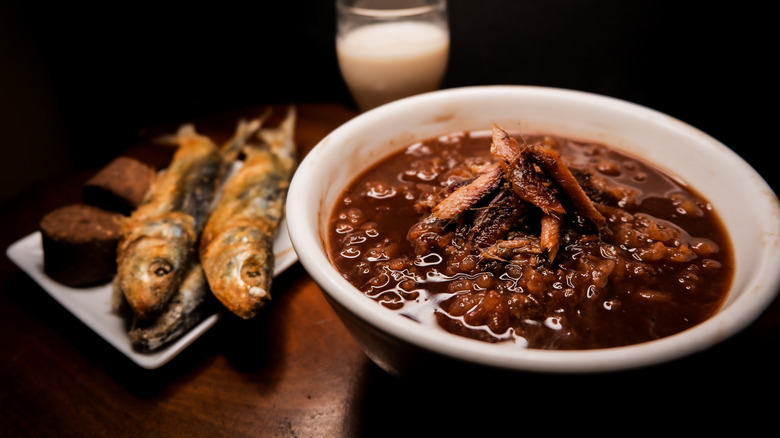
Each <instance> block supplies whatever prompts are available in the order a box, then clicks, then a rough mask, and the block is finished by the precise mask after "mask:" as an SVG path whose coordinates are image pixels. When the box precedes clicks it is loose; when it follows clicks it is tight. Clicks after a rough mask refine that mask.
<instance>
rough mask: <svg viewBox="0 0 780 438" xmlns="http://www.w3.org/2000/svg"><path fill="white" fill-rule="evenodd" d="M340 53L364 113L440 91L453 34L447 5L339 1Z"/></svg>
mask: <svg viewBox="0 0 780 438" xmlns="http://www.w3.org/2000/svg"><path fill="white" fill-rule="evenodd" d="M336 16H337V23H336V24H337V32H336V53H337V55H338V63H339V68H340V69H341V74H342V76H343V78H344V81H345V82H346V84H347V87H348V88H349V90H350V92H351V93H352V96H353V98H354V99H355V103H356V104H357V106H358V108H359V109H360V110H361V111H367V110H369V109H371V108H374V107H376V106H379V105H382V104H384V103H387V102H390V101H393V100H396V99H400V98H402V97H406V96H411V95H414V94H419V93H423V92H426V91H433V90H436V89H437V88H439V86H440V85H441V81H442V79H443V77H444V73H445V71H446V69H447V59H448V57H449V49H450V32H449V23H448V19H447V1H446V0H336Z"/></svg>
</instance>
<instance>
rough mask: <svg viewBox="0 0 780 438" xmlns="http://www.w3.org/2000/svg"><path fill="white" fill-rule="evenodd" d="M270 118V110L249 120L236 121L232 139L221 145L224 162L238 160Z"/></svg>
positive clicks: (267, 109)
mask: <svg viewBox="0 0 780 438" xmlns="http://www.w3.org/2000/svg"><path fill="white" fill-rule="evenodd" d="M270 116H271V108H266V110H265V111H264V112H263V113H262V114H260V115H259V116H257V117H255V118H254V119H251V120H246V119H241V120H239V121H238V124H237V126H236V131H235V133H234V134H233V137H231V138H230V140H228V141H227V142H225V144H223V145H222V148H221V149H222V154H223V156H224V157H225V161H226V162H232V161H235V160H236V159H238V157H239V156H240V155H241V153H242V152H243V151H244V149H245V148H246V146H247V144H248V142H249V141H250V139H251V138H252V137H253V136H254V135H255V134H256V133H257V131H259V130H260V128H261V127H262V126H263V124H264V123H265V121H266V120H268V118H269V117H270Z"/></svg>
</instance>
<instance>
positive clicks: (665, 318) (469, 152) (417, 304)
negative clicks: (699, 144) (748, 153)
mask: <svg viewBox="0 0 780 438" xmlns="http://www.w3.org/2000/svg"><path fill="white" fill-rule="evenodd" d="M512 137H514V138H515V139H518V142H519V143H520V144H527V145H537V146H540V147H544V148H547V149H549V150H552V151H555V152H556V153H557V154H558V156H559V157H560V160H561V161H562V162H563V163H565V164H566V166H567V168H568V169H570V170H571V174H572V175H574V176H576V179H577V181H578V182H579V183H580V185H581V187H582V189H583V190H584V191H585V193H587V196H588V198H590V199H591V200H592V202H593V205H594V206H596V207H597V210H598V211H599V212H601V214H603V218H604V219H606V221H605V223H604V224H603V225H601V226H594V225H593V224H589V223H587V220H584V219H583V217H582V216H579V215H577V214H571V213H570V212H571V210H572V209H571V206H570V205H568V204H566V205H565V206H566V207H567V208H566V211H567V213H566V214H565V215H564V216H559V218H560V221H559V227H560V228H559V230H560V231H559V233H558V234H556V236H558V238H559V240H556V242H557V243H556V244H557V245H558V248H557V250H550V249H549V248H544V239H542V243H541V245H540V243H539V242H540V236H541V235H543V233H544V232H545V231H544V228H540V223H541V221H542V220H541V218H542V216H543V214H542V211H541V210H540V209H539V208H537V207H536V206H535V205H532V204H528V203H527V202H524V201H521V200H518V199H513V198H511V197H512V196H513V195H512V193H511V192H510V191H506V192H505V193H504V194H505V195H506V196H508V197H509V199H508V200H505V201H506V202H504V203H505V205H508V206H509V208H507V209H506V210H505V212H506V213H502V214H498V215H493V216H492V217H496V218H498V219H497V220H494V223H490V224H488V225H485V224H480V226H479V227H478V226H477V225H476V224H479V223H480V219H479V218H480V214H482V213H484V212H485V211H488V209H489V208H491V206H494V205H497V203H498V202H499V201H500V199H499V198H500V196H497V195H495V192H496V191H495V190H494V191H492V192H491V193H490V194H489V195H487V196H485V199H483V200H480V201H479V203H477V204H475V205H470V206H469V207H468V208H467V209H465V211H463V212H462V213H460V214H459V215H458V216H457V218H452V219H451V220H447V221H437V222H436V224H435V225H429V224H426V223H425V220H424V218H426V217H430V215H431V212H432V210H433V208H434V207H435V206H436V205H437V204H438V203H439V202H441V201H442V200H443V199H445V198H446V197H447V196H449V195H450V194H451V193H452V192H453V191H454V190H455V189H456V188H457V187H460V186H463V185H466V184H469V183H471V182H472V181H474V180H475V178H476V177H477V176H479V175H480V174H481V173H482V172H484V169H485V167H486V166H489V165H490V164H494V163H496V162H497V158H496V156H495V155H493V154H491V133H490V132H488V131H484V132H459V133H452V134H450V135H445V136H442V137H439V138H432V139H428V140H426V141H422V142H418V143H415V144H412V145H410V146H408V147H407V148H406V149H405V150H403V151H401V152H399V153H397V154H395V155H392V156H391V157H389V158H387V159H385V160H383V161H382V162H381V163H379V164H378V165H376V166H374V167H372V168H370V169H369V170H367V171H366V172H364V173H363V174H362V175H361V176H360V177H359V178H357V179H356V180H355V181H354V182H353V183H352V184H351V185H350V186H349V187H348V188H347V189H346V190H345V191H344V193H343V195H342V196H341V198H340V201H339V202H338V204H337V205H336V206H335V208H334V210H333V214H332V217H331V221H330V228H329V242H328V243H329V248H330V249H329V251H330V257H331V259H332V261H333V263H334V264H335V266H336V267H337V269H338V270H339V271H340V272H341V273H342V275H343V276H344V277H345V278H346V279H347V280H348V281H349V282H351V283H352V284H353V285H355V286H356V287H357V288H358V289H360V290H361V291H362V292H363V293H365V294H366V295H368V296H369V297H371V298H373V299H374V300H376V301H377V302H378V303H380V304H381V305H383V306H386V307H388V308H391V309H394V310H396V311H398V312H399V313H401V314H403V315H404V316H406V317H409V318H411V319H413V320H415V321H418V322H420V323H422V324H426V325H430V326H435V327H440V328H441V329H443V330H446V331H448V332H450V333H454V334H457V335H460V336H466V337H469V338H473V339H478V340H482V341H486V342H504V343H515V344H516V345H518V347H521V348H526V347H527V348H539V349H593V348H607V347H616V346H621V345H629V344H635V343H640V342H646V341H650V340H653V339H657V338H662V337H665V336H669V335H673V334H675V333H678V332H681V331H683V330H686V329H688V328H690V327H692V326H694V325H696V324H699V323H701V322H702V321H704V320H706V319H707V318H709V317H710V316H712V315H713V314H714V313H715V312H716V311H717V309H718V308H719V307H720V305H721V304H722V302H723V301H724V299H725V296H726V294H727V291H728V289H729V286H730V284H731V279H732V274H733V268H734V267H733V260H732V249H731V244H730V241H729V238H728V236H727V235H726V233H725V231H724V228H723V226H722V224H721V222H720V220H719V218H718V216H717V215H716V213H715V212H714V211H713V210H712V207H711V205H710V204H709V203H708V202H707V200H706V199H703V198H702V196H700V195H699V194H698V193H697V192H696V191H695V190H693V189H692V188H690V187H687V186H686V185H684V184H683V183H681V182H678V181H675V180H674V179H673V178H670V177H669V176H667V175H665V174H664V173H662V172H661V171H659V170H658V169H656V168H655V167H653V166H652V165H650V164H649V163H646V162H643V161H642V160H639V159H637V158H634V157H630V156H627V155H624V154H622V153H620V152H618V151H616V150H614V149H611V148H610V147H608V146H606V145H603V144H597V143H592V142H587V141H580V140H576V139H570V138H563V137H560V136H555V135H547V134H538V133H523V135H522V136H521V135H519V134H518V133H512ZM548 185H549V184H548ZM506 196H505V197H506ZM491 202H493V203H492V204H491ZM502 211H503V210H502ZM496 224H498V225H501V227H500V228H501V230H499V231H498V233H499V234H500V235H499V234H496V233H495V232H494V231H495V225H496ZM491 227H492V228H491ZM477 228H480V229H488V228H491V229H492V231H491V233H493V234H495V235H499V237H498V238H496V237H493V238H491V239H490V240H488V241H478V239H474V238H473V237H474V235H475V234H476V233H475V230H476V229H477ZM554 229H555V230H558V228H554ZM551 257H553V258H552V260H550V258H551Z"/></svg>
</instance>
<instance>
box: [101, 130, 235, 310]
mask: <svg viewBox="0 0 780 438" xmlns="http://www.w3.org/2000/svg"><path fill="white" fill-rule="evenodd" d="M176 142H177V143H178V147H177V150H176V153H175V154H174V156H173V159H172V160H171V163H170V165H169V166H168V168H166V169H165V170H164V171H163V172H162V174H161V175H160V176H159V177H158V178H157V181H156V182H155V184H154V186H153V187H152V188H151V190H150V192H149V194H148V195H147V198H146V199H145V200H144V202H143V204H141V205H140V206H139V207H138V208H137V209H136V210H135V211H134V212H133V213H132V215H131V216H130V217H129V218H128V219H127V220H126V221H125V222H124V223H123V226H122V239H121V240H120V243H119V246H118V248H117V277H116V280H115V283H114V284H115V287H117V288H118V290H119V291H120V292H121V293H122V294H123V295H124V296H125V298H126V299H127V302H128V304H129V306H130V307H131V308H132V310H133V312H134V313H135V315H136V316H137V317H139V318H151V317H154V316H157V315H158V314H159V313H160V312H161V311H162V310H163V309H164V308H165V306H166V304H167V303H168V301H169V300H170V298H171V297H172V296H173V294H174V293H175V292H176V291H177V290H178V288H179V285H180V284H181V282H182V280H183V278H184V275H185V274H186V273H187V272H188V271H189V269H190V265H191V263H192V262H193V260H194V259H195V258H196V255H197V247H196V245H197V240H198V236H199V235H200V231H201V230H202V228H203V224H204V223H205V220H206V217H207V215H208V212H209V209H210V207H211V205H212V203H213V199H214V195H215V193H216V191H217V188H218V186H219V184H220V182H221V178H222V176H223V175H224V173H225V170H226V164H225V161H224V159H223V156H222V154H221V153H220V150H219V148H218V147H217V146H216V145H215V144H214V143H213V142H212V141H211V140H210V139H209V138H208V137H205V136H203V135H199V134H197V133H196V132H195V129H194V127H192V126H191V125H186V126H183V127H182V128H181V129H180V130H179V132H178V134H177V136H176Z"/></svg>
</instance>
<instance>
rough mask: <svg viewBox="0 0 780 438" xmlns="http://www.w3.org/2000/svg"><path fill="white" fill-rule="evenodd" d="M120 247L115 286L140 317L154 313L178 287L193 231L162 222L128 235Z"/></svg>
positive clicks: (189, 251) (183, 271) (159, 309)
mask: <svg viewBox="0 0 780 438" xmlns="http://www.w3.org/2000/svg"><path fill="white" fill-rule="evenodd" d="M185 228H186V227H185ZM122 246H123V247H122V250H121V251H120V256H119V257H118V260H117V272H118V274H120V275H118V276H117V277H118V278H119V279H120V280H119V281H118V284H117V286H118V288H119V290H120V291H121V292H122V294H124V296H125V298H126V299H127V302H128V304H130V307H131V308H132V309H133V311H134V312H135V314H136V315H137V316H138V317H139V318H146V317H151V316H154V315H155V314H157V313H159V312H160V311H161V310H162V309H163V308H164V307H165V305H166V304H167V302H168V300H169V299H170V297H171V296H172V295H173V294H174V292H175V291H176V290H177V289H178V287H179V285H180V283H181V281H182V278H183V275H184V273H185V272H186V271H187V269H188V267H189V265H190V262H191V260H192V258H193V254H194V251H193V237H192V233H190V232H187V231H186V230H185V229H183V228H182V226H181V224H178V223H175V222H171V221H161V223H158V224H151V225H147V226H145V227H144V230H142V232H140V233H138V234H137V235H134V236H129V238H128V239H127V240H126V241H123V243H122Z"/></svg>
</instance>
